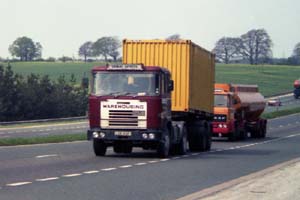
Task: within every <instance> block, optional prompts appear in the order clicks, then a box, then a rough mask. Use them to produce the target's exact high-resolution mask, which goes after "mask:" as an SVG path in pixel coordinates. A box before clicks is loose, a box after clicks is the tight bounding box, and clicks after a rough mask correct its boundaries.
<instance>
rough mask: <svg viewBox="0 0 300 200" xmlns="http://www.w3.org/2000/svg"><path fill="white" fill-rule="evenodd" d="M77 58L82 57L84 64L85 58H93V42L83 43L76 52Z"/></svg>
mask: <svg viewBox="0 0 300 200" xmlns="http://www.w3.org/2000/svg"><path fill="white" fill-rule="evenodd" d="M78 55H79V56H83V57H84V62H86V60H87V57H89V56H93V42H90V41H89V42H85V43H84V44H82V45H81V46H80V47H79V51H78Z"/></svg>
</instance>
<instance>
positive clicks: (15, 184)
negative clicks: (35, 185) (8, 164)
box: [6, 182, 32, 187]
mask: <svg viewBox="0 0 300 200" xmlns="http://www.w3.org/2000/svg"><path fill="white" fill-rule="evenodd" d="M31 183H32V182H18V183H9V184H6V186H9V187H16V186H21V185H28V184H31Z"/></svg>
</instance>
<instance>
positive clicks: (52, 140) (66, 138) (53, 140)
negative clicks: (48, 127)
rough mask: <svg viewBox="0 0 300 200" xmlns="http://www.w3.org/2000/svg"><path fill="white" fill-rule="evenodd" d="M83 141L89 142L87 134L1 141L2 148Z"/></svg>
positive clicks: (5, 139)
mask: <svg viewBox="0 0 300 200" xmlns="http://www.w3.org/2000/svg"><path fill="white" fill-rule="evenodd" d="M82 140H87V138H86V134H85V133H78V134H64V135H51V136H42V137H28V138H3V139H0V146H17V145H31V144H45V143H62V142H74V141H82Z"/></svg>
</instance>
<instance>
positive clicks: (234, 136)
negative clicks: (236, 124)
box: [228, 130, 239, 142]
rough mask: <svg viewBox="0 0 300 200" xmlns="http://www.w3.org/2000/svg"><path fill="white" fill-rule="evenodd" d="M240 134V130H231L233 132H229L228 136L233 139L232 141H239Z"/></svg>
mask: <svg viewBox="0 0 300 200" xmlns="http://www.w3.org/2000/svg"><path fill="white" fill-rule="evenodd" d="M238 135H239V132H238V131H237V130H235V131H233V132H231V133H230V134H229V138H228V139H229V141H232V142H234V141H237V139H238Z"/></svg>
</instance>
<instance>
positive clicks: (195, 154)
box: [191, 153, 200, 156]
mask: <svg viewBox="0 0 300 200" xmlns="http://www.w3.org/2000/svg"><path fill="white" fill-rule="evenodd" d="M199 154H200V153H192V154H191V155H192V156H197V155H199Z"/></svg>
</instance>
